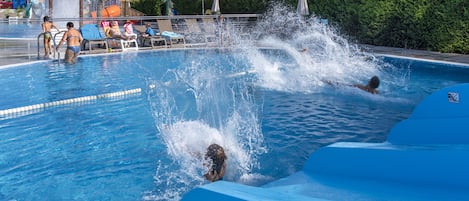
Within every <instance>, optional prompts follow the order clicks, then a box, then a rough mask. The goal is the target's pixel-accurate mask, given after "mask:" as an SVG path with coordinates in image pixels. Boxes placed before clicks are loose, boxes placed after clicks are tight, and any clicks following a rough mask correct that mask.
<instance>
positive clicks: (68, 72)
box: [0, 49, 469, 200]
mask: <svg viewBox="0 0 469 201" xmlns="http://www.w3.org/2000/svg"><path fill="white" fill-rule="evenodd" d="M237 52H238V53H237ZM242 52H243V51H233V50H232V51H228V50H218V49H199V50H173V51H154V52H139V53H128V54H111V55H102V56H87V57H82V58H80V62H79V63H78V64H76V65H73V66H67V65H58V64H57V63H53V62H40V63H33V64H25V65H20V66H15V67H9V68H3V69H1V70H0V74H1V75H2V79H1V81H0V82H1V85H2V86H4V87H3V89H2V90H0V95H1V96H2V97H8V98H2V99H1V100H0V101H1V104H0V105H1V106H0V107H1V108H0V110H1V111H2V112H3V113H1V112H0V114H3V115H2V116H1V117H0V118H1V120H0V133H1V135H2V141H1V142H0V148H1V150H4V151H3V152H2V153H0V158H1V159H2V160H1V164H0V182H1V184H0V198H2V199H17V200H38V199H43V198H47V199H48V200H64V199H67V200H139V199H143V200H165V199H177V198H179V197H180V196H181V195H183V194H184V193H185V192H187V191H189V190H190V189H192V188H194V187H195V186H198V185H201V184H204V183H206V181H204V179H203V177H202V174H203V172H204V170H203V167H202V164H201V162H200V160H199V159H198V158H197V156H196V155H197V153H202V152H203V151H204V149H205V148H206V147H207V146H208V144H209V143H213V142H216V143H220V144H222V145H223V146H224V147H225V148H226V150H227V153H228V158H229V160H228V167H229V168H228V172H227V174H226V175H225V177H224V179H225V180H228V181H235V182H239V183H245V184H251V185H262V184H264V183H267V182H269V181H272V180H274V179H278V178H281V177H285V176H288V175H290V174H292V173H294V172H295V171H298V170H299V169H301V167H302V165H303V163H304V161H305V159H306V158H307V157H308V156H309V155H310V154H311V153H312V152H313V151H314V150H316V149H317V148H319V147H321V146H324V145H328V144H331V143H333V142H337V141H360V142H381V141H383V140H385V138H386V134H387V132H388V131H389V129H390V128H391V127H392V126H394V124H395V123H397V122H398V121H400V120H402V119H404V118H406V117H407V116H408V115H409V114H410V112H411V111H412V109H413V107H414V106H415V105H416V104H417V103H418V102H419V101H420V100H422V99H423V98H424V97H425V96H426V95H428V94H430V93H431V92H433V91H436V90H438V89H440V88H443V87H446V86H451V85H454V84H457V83H463V82H468V81H469V76H468V75H469V69H467V66H457V65H451V64H438V63H433V62H427V61H416V60H407V59H401V58H392V57H378V58H377V59H375V60H373V61H370V65H372V66H373V65H376V66H374V67H376V69H369V70H370V71H371V72H370V73H369V75H372V74H377V75H378V76H380V78H381V79H382V83H381V86H380V90H381V94H380V95H370V94H366V93H364V92H362V91H359V90H357V89H355V88H350V87H339V88H334V87H331V86H328V85H325V84H323V83H322V82H316V81H315V80H321V79H325V78H328V77H329V76H326V74H324V75H318V74H316V75H314V74H306V73H307V72H308V71H311V69H310V68H305V69H301V68H302V65H301V64H298V63H296V61H295V59H294V58H295V56H297V55H293V56H292V55H289V54H287V53H285V51H283V50H276V49H262V50H259V51H258V52H257V53H258V55H256V56H255V59H254V61H253V60H252V59H253V57H252V56H253V55H255V54H252V53H253V52H252V50H249V51H248V52H249V54H246V53H242ZM262 58H263V59H264V60H268V61H271V62H272V63H273V65H277V66H278V67H279V68H278V69H277V70H278V71H275V70H272V69H271V66H269V65H267V66H266V65H264V64H268V63H270V62H267V61H264V62H266V63H264V64H262V65H259V64H256V62H259V61H260V60H263V59H262ZM272 63H271V64H272ZM295 66H296V67H295ZM329 68H331V69H330V70H333V71H348V70H346V69H343V67H341V66H336V67H332V66H330V67H329ZM332 68H335V69H332ZM316 70H317V69H316ZM353 71H354V70H352V71H350V72H349V73H347V76H344V77H343V79H341V80H340V81H341V82H342V81H343V82H352V81H355V80H353V79H352V80H348V79H350V78H355V79H357V81H361V82H366V78H367V77H370V76H369V75H362V74H363V73H362V72H356V73H355V74H353ZM300 72H301V73H300ZM269 73H270V74H269ZM279 73H281V74H279ZM295 76H296V77H295ZM305 79H308V80H305ZM301 80H303V81H305V82H301V83H300V81H301ZM335 80H338V79H337V78H336V79H335ZM292 82H293V83H292ZM307 83H309V85H308V84H307ZM295 86H296V88H295ZM133 89H141V90H134V91H132V92H129V93H127V94H122V93H121V94H115V95H114V96H112V95H109V96H99V97H98V98H96V99H86V98H85V99H83V100H76V101H69V102H68V103H65V102H64V103H58V104H56V105H48V106H47V105H43V106H42V108H38V109H32V110H29V111H23V112H16V113H15V112H11V113H8V114H5V111H6V110H7V109H11V108H18V107H23V106H28V105H35V104H36V105H37V104H40V103H48V102H59V101H60V100H70V99H73V98H77V97H92V96H97V95H100V94H109V93H114V92H119V91H126V90H127V91H129V90H133Z"/></svg>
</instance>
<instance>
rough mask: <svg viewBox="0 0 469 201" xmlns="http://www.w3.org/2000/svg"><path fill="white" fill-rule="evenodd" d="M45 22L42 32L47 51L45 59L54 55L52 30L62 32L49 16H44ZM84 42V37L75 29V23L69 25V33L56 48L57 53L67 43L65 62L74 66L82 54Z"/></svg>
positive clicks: (67, 32)
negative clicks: (81, 48) (82, 43)
mask: <svg viewBox="0 0 469 201" xmlns="http://www.w3.org/2000/svg"><path fill="white" fill-rule="evenodd" d="M43 20H44V22H43V23H42V32H43V34H44V51H45V55H44V57H45V58H48V57H49V55H50V54H52V45H51V43H50V42H51V39H52V34H51V31H52V29H53V28H54V29H56V30H57V31H58V32H60V30H59V29H58V28H57V27H56V26H55V25H54V23H52V21H51V19H50V17H49V16H44V18H43ZM82 41H83V37H82V36H81V33H80V32H79V31H78V30H77V29H75V28H74V24H73V22H68V23H67V31H66V32H65V33H64V35H63V37H62V40H61V41H60V42H59V44H58V45H57V47H56V48H55V49H56V51H58V50H59V48H60V47H61V46H62V45H63V44H64V43H67V50H66V51H65V61H66V62H67V63H70V64H73V63H75V62H76V61H77V58H78V55H79V54H80V45H81V42H82Z"/></svg>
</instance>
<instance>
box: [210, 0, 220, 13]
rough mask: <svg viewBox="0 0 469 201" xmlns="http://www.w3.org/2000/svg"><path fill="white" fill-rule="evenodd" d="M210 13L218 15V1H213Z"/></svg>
mask: <svg viewBox="0 0 469 201" xmlns="http://www.w3.org/2000/svg"><path fill="white" fill-rule="evenodd" d="M212 13H213V14H218V13H220V1H219V0H214V1H213V4H212Z"/></svg>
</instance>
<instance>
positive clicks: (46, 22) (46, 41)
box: [41, 16, 60, 58]
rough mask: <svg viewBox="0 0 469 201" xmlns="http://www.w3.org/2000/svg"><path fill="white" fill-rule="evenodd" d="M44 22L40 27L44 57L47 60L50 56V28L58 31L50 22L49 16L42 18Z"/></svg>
mask: <svg viewBox="0 0 469 201" xmlns="http://www.w3.org/2000/svg"><path fill="white" fill-rule="evenodd" d="M43 20H44V22H43V23H42V24H41V26H42V33H43V34H44V36H43V37H44V57H45V58H48V57H49V55H51V54H52V45H51V44H50V42H51V39H52V33H51V30H52V28H55V29H57V31H60V30H59V29H58V28H57V27H56V26H55V25H54V23H52V22H51V21H50V18H49V16H44V18H43Z"/></svg>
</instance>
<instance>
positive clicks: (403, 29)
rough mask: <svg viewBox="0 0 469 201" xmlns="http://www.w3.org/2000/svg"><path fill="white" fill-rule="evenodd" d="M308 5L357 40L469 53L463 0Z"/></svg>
mask: <svg viewBox="0 0 469 201" xmlns="http://www.w3.org/2000/svg"><path fill="white" fill-rule="evenodd" d="M309 6H310V10H311V11H312V12H313V13H315V14H316V15H318V16H321V17H323V18H328V19H329V22H331V23H333V24H335V25H336V26H337V27H338V28H339V29H340V30H341V31H343V32H344V33H345V34H347V35H349V36H350V37H351V38H352V39H355V40H357V42H360V43H365V44H372V45H382V46H391V47H403V48H411V49H423V50H432V51H440V52H454V53H463V54H468V53H469V1H467V0H447V1H441V0H440V1H438V0H314V1H311V0H310V1H309Z"/></svg>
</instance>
